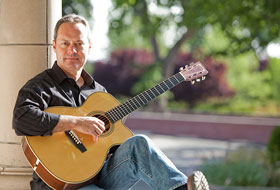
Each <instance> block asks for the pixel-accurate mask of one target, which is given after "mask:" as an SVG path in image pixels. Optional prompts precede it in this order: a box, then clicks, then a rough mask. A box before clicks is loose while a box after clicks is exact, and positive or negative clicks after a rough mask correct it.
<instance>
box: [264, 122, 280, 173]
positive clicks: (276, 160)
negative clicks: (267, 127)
mask: <svg viewBox="0 0 280 190" xmlns="http://www.w3.org/2000/svg"><path fill="white" fill-rule="evenodd" d="M267 150H268V155H269V158H270V161H271V163H272V165H273V166H274V167H279V168H280V126H278V127H275V129H274V130H273V131H272V133H271V136H270V139H269V143H268V145H267Z"/></svg>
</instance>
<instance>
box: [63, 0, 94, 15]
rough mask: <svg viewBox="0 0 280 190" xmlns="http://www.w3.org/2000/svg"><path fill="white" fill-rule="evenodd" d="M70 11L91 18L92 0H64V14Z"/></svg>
mask: <svg viewBox="0 0 280 190" xmlns="http://www.w3.org/2000/svg"><path fill="white" fill-rule="evenodd" d="M70 13H74V14H79V15H81V16H84V17H85V18H87V19H90V18H91V15H92V4H91V2H90V0H62V15H63V16H64V15H67V14H70Z"/></svg>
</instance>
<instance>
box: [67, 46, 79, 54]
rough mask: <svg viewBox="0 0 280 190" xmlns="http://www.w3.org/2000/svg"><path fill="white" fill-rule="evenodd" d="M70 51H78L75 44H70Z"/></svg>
mask: <svg viewBox="0 0 280 190" xmlns="http://www.w3.org/2000/svg"><path fill="white" fill-rule="evenodd" d="M68 51H69V52H71V53H77V48H76V47H75V45H74V44H70V45H69V46H68Z"/></svg>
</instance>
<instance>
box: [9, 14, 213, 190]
mask: <svg viewBox="0 0 280 190" xmlns="http://www.w3.org/2000/svg"><path fill="white" fill-rule="evenodd" d="M91 46H92V44H91V40H90V30H89V26H88V23H87V21H86V20H85V19H84V18H82V17H81V16H77V15H73V14H71V15H67V16H64V17H63V18H61V19H60V20H59V21H58V22H57V24H56V27H55V33H54V40H53V49H54V51H55V53H56V58H57V61H56V62H55V63H54V65H53V67H52V68H51V69H48V70H46V71H44V72H42V73H40V74H39V75H37V76H35V77H34V78H33V79H31V80H30V81H28V82H27V83H26V84H25V85H24V86H23V87H22V88H21V90H20V91H19V94H18V99H17V101H16V105H15V108H14V117H13V128H14V130H15V132H16V134H17V135H25V136H34V135H42V136H46V135H52V133H56V132H62V131H65V130H71V129H75V130H77V131H78V132H80V133H84V134H87V135H91V136H92V138H93V140H94V141H98V137H99V136H100V135H101V134H102V133H103V132H104V130H105V126H104V122H103V121H101V120H99V119H98V118H96V117H78V116H67V115H58V114H52V113H47V112H45V111H44V110H46V109H47V108H48V107H51V106H69V107H78V106H81V105H82V104H83V103H84V102H85V100H86V99H87V97H88V96H89V95H90V94H92V93H94V92H98V91H103V92H105V91H106V90H105V88H104V87H103V86H101V85H100V84H98V83H97V82H95V81H94V80H93V78H92V77H91V76H90V75H89V74H88V73H87V72H86V71H85V70H84V69H83V68H84V65H85V63H86V60H87V56H88V55H89V53H90V50H91ZM73 172H74V171H73ZM140 179H141V180H143V181H144V182H146V183H147V184H148V185H149V186H150V187H152V188H153V189H160V190H164V189H172V190H173V189H189V190H196V189H199V190H208V189H209V187H208V184H207V181H206V179H205V177H204V175H203V174H202V173H201V172H195V173H193V174H192V175H191V176H190V177H186V176H185V175H184V174H183V173H182V172H180V171H179V170H178V169H177V168H176V167H175V166H174V165H173V163H171V161H170V160H168V158H167V157H166V156H165V155H164V154H163V153H162V152H161V151H160V150H159V149H157V148H156V147H155V146H154V145H153V144H152V142H151V140H150V139H149V138H148V137H146V136H143V135H137V136H134V137H131V138H129V139H128V140H127V141H125V142H124V143H123V144H122V145H120V146H119V148H118V149H117V150H116V151H115V152H114V154H113V155H112V156H110V157H108V159H107V160H106V162H105V164H104V166H103V168H102V170H101V171H100V172H99V174H98V175H97V182H96V185H97V186H99V187H101V188H104V189H116V190H119V189H130V188H131V187H132V186H133V185H134V184H135V183H136V182H137V181H139V180H140ZM30 185H31V189H32V190H47V189H51V188H50V187H48V186H47V185H46V184H45V183H44V182H43V181H42V180H41V179H40V178H39V177H38V176H37V175H36V173H34V175H33V180H32V181H31V183H30ZM82 189H84V188H82Z"/></svg>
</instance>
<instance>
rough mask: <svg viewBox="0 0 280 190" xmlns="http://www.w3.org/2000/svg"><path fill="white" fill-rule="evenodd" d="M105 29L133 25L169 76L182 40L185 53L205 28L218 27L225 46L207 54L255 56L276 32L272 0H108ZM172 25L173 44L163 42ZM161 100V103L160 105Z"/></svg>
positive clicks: (279, 31)
mask: <svg viewBox="0 0 280 190" xmlns="http://www.w3.org/2000/svg"><path fill="white" fill-rule="evenodd" d="M112 2H113V10H112V11H111V13H112V14H111V19H110V31H111V33H114V34H116V35H119V34H121V33H122V32H127V31H128V30H129V29H130V26H132V27H135V26H136V27H135V29H134V30H135V34H134V35H135V36H136V35H137V36H140V38H142V39H144V40H146V41H147V42H148V43H149V44H150V47H151V49H152V50H153V52H154V55H155V62H156V63H161V64H162V76H163V78H167V77H168V76H170V75H171V74H172V72H173V70H174V67H175V64H174V63H175V59H176V56H177V54H178V52H179V51H180V49H181V48H182V46H183V44H184V43H185V42H186V41H189V45H190V47H191V48H190V49H191V51H194V50H195V49H196V48H199V46H200V45H201V43H202V39H203V35H204V33H205V32H206V31H207V28H209V26H210V27H211V26H215V27H219V28H220V29H221V30H222V31H223V33H224V35H225V36H226V37H227V38H228V39H229V42H228V44H227V46H226V47H225V48H224V49H222V50H219V51H212V52H210V54H212V55H217V54H222V55H227V54H239V53H243V52H246V51H252V50H253V51H255V52H256V55H258V54H259V53H260V52H261V51H262V50H263V49H264V48H265V47H266V46H267V45H268V43H270V42H271V41H274V40H277V39H279V36H280V23H279V22H278V20H280V2H279V1H278V0H235V1H227V0H211V1H204V0H113V1H112ZM169 28H173V31H174V33H175V35H174V39H173V43H172V44H171V45H170V44H169V46H167V45H166V44H163V43H162V42H161V40H162V39H163V38H172V37H173V36H171V37H170V36H165V35H166V33H165V31H166V30H167V29H169ZM164 102H165V101H163V103H164Z"/></svg>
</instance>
